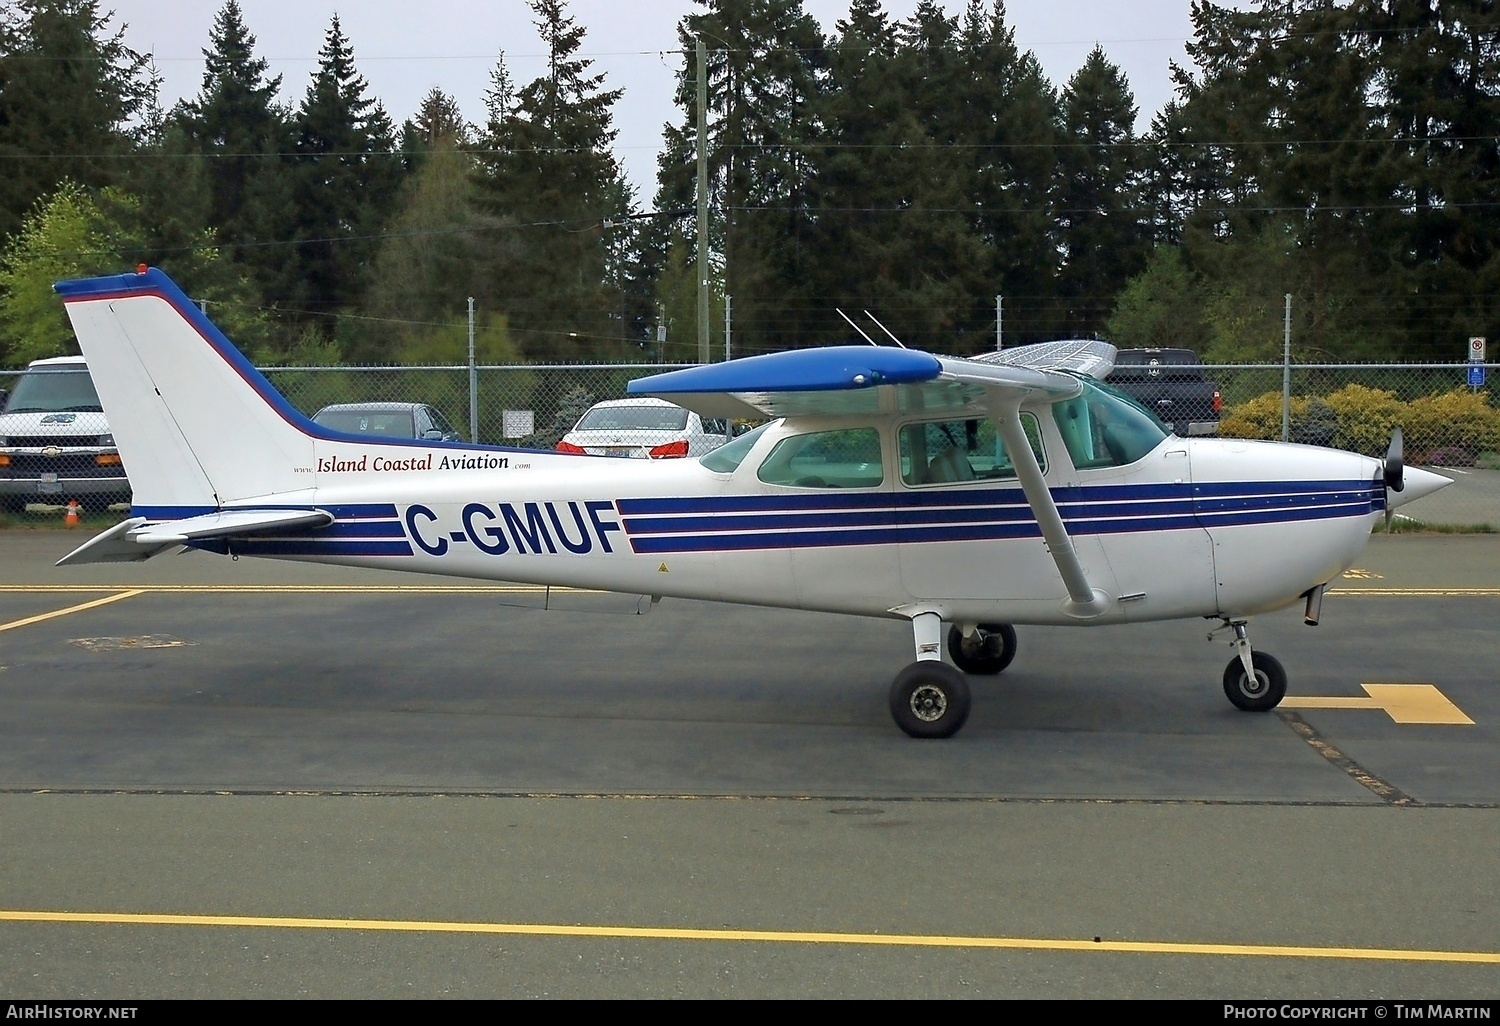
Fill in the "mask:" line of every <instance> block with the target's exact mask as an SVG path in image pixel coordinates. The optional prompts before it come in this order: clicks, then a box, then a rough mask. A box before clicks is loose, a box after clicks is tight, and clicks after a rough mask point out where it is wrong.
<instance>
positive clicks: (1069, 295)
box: [1057, 46, 1146, 334]
mask: <svg viewBox="0 0 1500 1026" xmlns="http://www.w3.org/2000/svg"><path fill="white" fill-rule="evenodd" d="M1135 116H1136V106H1135V100H1134V98H1133V97H1132V95H1131V92H1130V86H1129V84H1128V83H1127V82H1126V79H1125V75H1124V73H1123V72H1122V71H1121V70H1120V69H1119V68H1118V67H1117V66H1116V65H1114V64H1111V63H1110V62H1109V60H1108V59H1107V58H1106V57H1105V56H1104V51H1103V50H1102V49H1101V48H1099V47H1097V46H1096V47H1094V49H1093V51H1092V52H1091V53H1090V54H1089V56H1088V59H1087V60H1085V61H1084V64H1083V67H1082V68H1080V69H1079V70H1078V72H1077V73H1076V74H1075V75H1074V76H1073V77H1072V79H1070V80H1069V82H1068V84H1067V87H1066V88H1064V89H1063V94H1062V137H1063V141H1064V145H1063V149H1062V151H1061V155H1060V157H1059V159H1058V163H1057V172H1058V185H1057V223H1058V232H1059V242H1060V246H1059V248H1060V250H1061V252H1062V253H1063V264H1062V269H1061V271H1060V273H1059V280H1058V286H1059V293H1060V296H1061V298H1062V299H1063V301H1064V302H1065V303H1067V325H1068V329H1069V331H1070V332H1073V333H1077V334H1093V333H1095V332H1098V331H1099V330H1100V329H1102V328H1103V326H1104V322H1105V320H1106V319H1107V318H1108V315H1109V311H1110V308H1111V306H1112V305H1113V301H1114V297H1115V295H1116V294H1117V293H1118V292H1119V291H1120V290H1121V289H1122V288H1124V286H1125V283H1126V281H1128V280H1129V279H1130V278H1131V277H1132V276H1134V275H1135V274H1136V273H1137V272H1139V271H1140V270H1141V268H1142V266H1143V265H1144V263H1145V257H1146V227H1145V223H1144V222H1145V212H1144V211H1143V210H1142V209H1141V199H1140V172H1139V168H1138V165H1137V156H1136V147H1135Z"/></svg>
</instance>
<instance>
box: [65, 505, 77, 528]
mask: <svg viewBox="0 0 1500 1026" xmlns="http://www.w3.org/2000/svg"><path fill="white" fill-rule="evenodd" d="M63 526H64V527H77V526H78V500H77V499H69V500H68V511H67V512H66V513H64V514H63Z"/></svg>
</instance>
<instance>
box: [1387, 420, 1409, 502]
mask: <svg viewBox="0 0 1500 1026" xmlns="http://www.w3.org/2000/svg"><path fill="white" fill-rule="evenodd" d="M1405 472H1406V455H1405V452H1404V447H1403V444H1402V440H1401V429H1400V428H1399V427H1398V428H1396V430H1395V431H1393V432H1391V447H1390V448H1389V449H1387V450H1386V451H1385V486H1386V487H1387V488H1389V489H1390V490H1391V491H1393V492H1399V491H1400V490H1401V489H1403V488H1405V487H1406V473H1405Z"/></svg>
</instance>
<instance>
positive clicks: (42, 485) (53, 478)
mask: <svg viewBox="0 0 1500 1026" xmlns="http://www.w3.org/2000/svg"><path fill="white" fill-rule="evenodd" d="M36 490H37V494H39V495H57V494H59V493H61V492H62V482H61V481H59V480H58V479H57V475H56V474H43V475H42V476H41V477H40V478H39V479H38V480H37V483H36Z"/></svg>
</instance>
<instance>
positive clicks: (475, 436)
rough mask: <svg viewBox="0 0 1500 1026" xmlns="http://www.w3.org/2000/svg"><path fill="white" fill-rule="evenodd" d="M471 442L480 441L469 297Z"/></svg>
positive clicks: (476, 370) (471, 308)
mask: <svg viewBox="0 0 1500 1026" xmlns="http://www.w3.org/2000/svg"><path fill="white" fill-rule="evenodd" d="M469 441H470V442H476V443H477V442H478V441H479V371H478V369H477V368H476V367H475V366H474V297H473V296H470V297H469Z"/></svg>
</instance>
